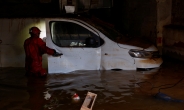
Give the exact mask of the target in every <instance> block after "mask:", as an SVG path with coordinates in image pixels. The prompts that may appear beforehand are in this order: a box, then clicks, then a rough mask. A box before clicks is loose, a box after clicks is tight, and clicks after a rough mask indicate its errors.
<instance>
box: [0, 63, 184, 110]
mask: <svg viewBox="0 0 184 110" xmlns="http://www.w3.org/2000/svg"><path fill="white" fill-rule="evenodd" d="M24 73H25V70H24V68H1V69H0V110H80V107H81V106H82V104H83V101H84V99H85V97H86V94H87V92H88V91H90V92H93V93H95V94H97V98H96V101H95V104H94V106H93V110H183V109H184V103H181V102H173V101H166V100H163V99H158V98H155V97H154V96H155V95H156V94H157V93H158V92H159V91H160V93H163V94H166V95H168V96H169V97H171V98H175V99H181V100H184V62H176V61H169V60H168V59H167V61H164V63H163V64H162V66H161V67H160V68H158V69H154V70H149V71H75V72H71V73H68V74H50V75H48V76H47V77H46V78H27V77H25V76H24ZM74 93H77V94H78V95H79V96H80V100H79V101H74V100H72V98H71V97H72V95H73V94H74Z"/></svg>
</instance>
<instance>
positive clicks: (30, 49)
mask: <svg viewBox="0 0 184 110" xmlns="http://www.w3.org/2000/svg"><path fill="white" fill-rule="evenodd" d="M40 32H41V31H40V29H39V28H37V27H32V28H30V30H29V34H30V35H31V37H29V38H28V39H26V40H25V41H24V50H25V54H26V58H25V69H26V76H36V77H43V76H46V75H47V73H46V70H45V69H43V68H42V55H43V54H45V53H46V54H49V55H53V56H60V55H62V54H60V53H58V52H56V51H55V50H54V49H51V48H49V47H47V46H46V43H45V42H44V41H43V40H42V39H41V38H40Z"/></svg>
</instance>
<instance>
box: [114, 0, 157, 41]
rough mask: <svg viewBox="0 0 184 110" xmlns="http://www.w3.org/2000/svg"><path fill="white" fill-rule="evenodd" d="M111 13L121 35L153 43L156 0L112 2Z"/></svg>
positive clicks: (155, 22)
mask: <svg viewBox="0 0 184 110" xmlns="http://www.w3.org/2000/svg"><path fill="white" fill-rule="evenodd" d="M113 12H114V13H113V15H114V21H115V24H116V27H117V28H118V29H119V30H120V31H121V32H122V33H124V34H128V35H129V36H134V37H146V38H148V39H150V40H151V41H152V42H155V38H156V24H157V4H156V0H114V10H113Z"/></svg>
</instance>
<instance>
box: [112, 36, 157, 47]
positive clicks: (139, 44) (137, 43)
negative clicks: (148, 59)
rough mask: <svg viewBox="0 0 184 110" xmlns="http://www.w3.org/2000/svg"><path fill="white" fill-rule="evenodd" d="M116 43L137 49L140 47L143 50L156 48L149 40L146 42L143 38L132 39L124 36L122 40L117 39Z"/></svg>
mask: <svg viewBox="0 0 184 110" xmlns="http://www.w3.org/2000/svg"><path fill="white" fill-rule="evenodd" d="M115 42H117V43H119V44H125V45H131V46H136V47H140V48H143V49H149V50H150V49H151V47H155V46H154V45H153V43H151V42H150V41H148V40H145V38H142V37H133V38H132V37H125V36H124V37H121V38H117V39H116V40H115ZM155 49H156V48H155ZM155 49H154V50H155Z"/></svg>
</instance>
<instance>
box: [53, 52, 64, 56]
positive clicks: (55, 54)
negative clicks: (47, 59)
mask: <svg viewBox="0 0 184 110" xmlns="http://www.w3.org/2000/svg"><path fill="white" fill-rule="evenodd" d="M61 55H63V54H62V53H58V52H54V54H53V55H52V56H54V57H58V56H61Z"/></svg>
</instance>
